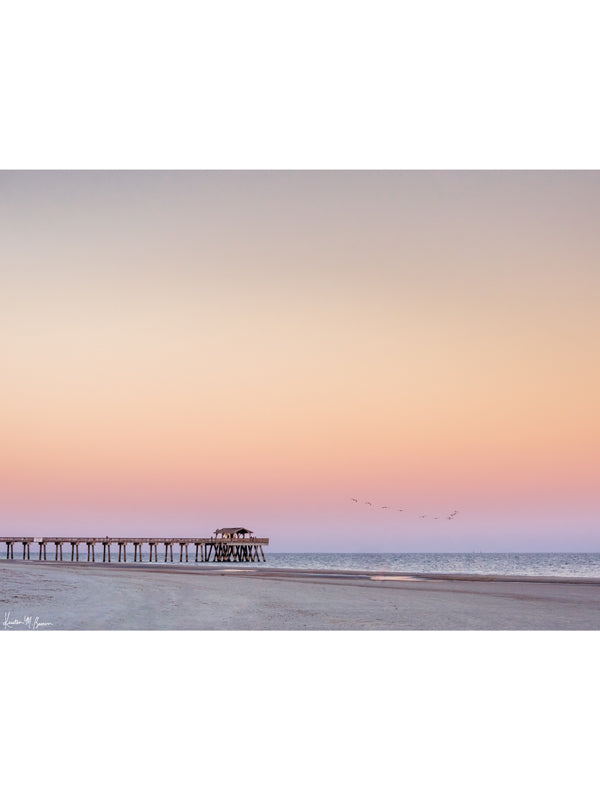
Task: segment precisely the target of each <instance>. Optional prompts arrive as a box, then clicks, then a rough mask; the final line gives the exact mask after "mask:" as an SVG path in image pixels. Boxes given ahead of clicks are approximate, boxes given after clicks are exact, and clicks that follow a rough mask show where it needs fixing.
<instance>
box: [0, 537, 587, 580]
mask: <svg viewBox="0 0 600 800" xmlns="http://www.w3.org/2000/svg"><path fill="white" fill-rule="evenodd" d="M116 550H117V548H116V547H115V546H113V547H112V552H111V557H112V558H111V560H112V563H115V562H117V552H116ZM142 550H143V561H144V563H148V561H149V555H150V553H149V548H148V546H147V545H144V546H143V548H142ZM95 554H96V563H98V562H102V548H101V547H99V546H98V545H97V546H96V548H95ZM194 554H195V551H194V547H193V546H190V548H189V556H188V558H189V561H188V564H190V563H192V564H193V563H194ZM164 555H165V554H164V546H163V547H162V548H161V547H159V553H158V566H160V564H164V562H165V558H164ZM265 556H266V559H267V560H266V563H263V562H260V563H259V562H251V563H249V564H241V563H237V562H236V563H235V567H236V568H239V567H245V566H248V567H257V566H261V567H262V566H264V567H278V568H283V569H325V570H327V569H332V570H335V569H349V570H358V571H365V572H377V571H384V572H409V573H424V572H425V573H426V572H439V573H450V572H451V573H465V574H469V575H532V576H542V577H544V576H545V577H580V578H600V553H273V552H270V549H269V548H268V547H267V548H265ZM4 558H5V550H4V547H2V551H1V552H0V562H1V561H2V560H3V559H4ZM15 558H16V559H19V560H20V559H21V551H20V548H19V547H16V548H15ZM31 558H32V560H34V561H37V560H38V552H37V547H36V546H34V547H32V550H31ZM70 558H71V552H70V548H69V547H65V548H64V551H63V559H64V561H69V562H70ZM79 558H80V559H81V560H82V561H86V559H87V551H86V548H85V546H84V547H80V552H79ZM184 559H185V555H184ZM53 560H54V546H53V545H50V546H49V547H48V561H53ZM132 562H133V551H132V548H131V546H129V547H128V549H127V563H132ZM169 563H171V562H170V561H169ZM179 563H180V562H179V547H178V546H177V545H174V546H173V565H174V566H175V565H176V564H179ZM184 563H185V562H184ZM215 566H216V565H215ZM231 566H233V563H231Z"/></svg>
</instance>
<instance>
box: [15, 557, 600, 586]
mask: <svg viewBox="0 0 600 800" xmlns="http://www.w3.org/2000/svg"><path fill="white" fill-rule="evenodd" d="M5 564H10V565H15V566H17V565H19V567H28V566H33V567H34V568H36V569H38V568H41V567H50V568H51V569H61V568H62V569H65V568H66V569H90V570H99V571H102V570H108V571H122V572H130V573H132V574H133V573H138V572H145V573H153V572H154V573H157V572H160V573H163V574H180V575H184V574H185V575H189V574H193V575H220V574H226V575H229V576H231V575H233V574H235V573H237V574H238V575H240V576H242V575H243V576H246V577H254V578H260V577H275V576H277V577H291V578H294V577H309V576H314V577H319V578H338V579H343V578H349V579H355V580H356V579H361V578H362V579H365V580H373V579H386V578H387V579H396V578H397V579H403V580H412V581H428V582H431V581H459V582H462V581H475V582H480V581H481V582H494V583H551V584H569V585H570V584H576V585H590V586H600V577H598V578H595V577H581V576H576V575H573V576H570V575H565V576H560V575H546V576H542V575H514V574H513V575H503V574H495V573H471V572H460V573H459V572H394V571H391V570H353V569H311V568H303V567H269V566H266V565H265V566H259V567H257V566H254V565H251V564H248V565H245V564H238V563H235V562H215V563H214V564H213V563H210V564H208V563H206V562H205V563H201V562H199V563H197V564H196V563H185V562H183V563H179V562H163V563H161V562H142V563H140V562H132V563H127V562H125V563H123V562H120V563H119V562H116V563H115V562H111V563H108V562H98V561H95V562H93V561H89V562H88V561H66V560H63V561H51V560H48V561H38V560H37V559H35V560H34V559H31V560H27V559H25V560H22V559H16V558H15V559H14V560H13V559H3V560H0V566H4V565H5Z"/></svg>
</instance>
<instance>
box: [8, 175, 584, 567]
mask: <svg viewBox="0 0 600 800" xmlns="http://www.w3.org/2000/svg"><path fill="white" fill-rule="evenodd" d="M598 219H600V173H595V172H510V171H508V172H501V171H499V172H477V171H466V172H451V171H443V172H422V171H406V172H393V171H390V172H368V171H366V172H361V171H349V172H310V171H304V172H293V171H292V172H251V171H248V172H236V171H229V172H219V171H212V172H211V171H208V172H102V171H97V172H2V173H0V366H1V369H2V378H1V384H0V386H1V387H2V389H1V392H0V530H1V531H2V532H9V531H11V532H12V531H17V532H21V531H28V532H29V531H35V532H38V533H40V534H41V535H42V534H48V533H50V532H53V531H55V530H60V531H63V532H66V533H67V534H68V533H76V532H79V531H81V530H86V531H90V532H98V533H100V532H102V533H104V532H111V533H113V532H114V533H116V532H123V531H125V532H131V533H132V534H136V535H137V534H143V533H144V532H150V531H152V532H159V533H162V532H177V533H179V532H181V533H182V534H190V535H191V534H196V535H209V534H210V533H211V532H212V531H213V530H215V528H217V527H225V526H233V525H243V526H245V527H248V528H250V529H251V530H253V531H255V533H256V534H257V535H261V536H269V537H270V538H271V549H272V550H273V551H280V552H289V551H333V552H336V551H337V552H351V551H387V552H402V551H417V552H421V551H423V552H424V551H443V552H451V551H461V550H466V551H472V550H478V551H479V550H483V551H490V550H491V551H551V550H565V551H569V550H571V551H573V550H575V551H577V550H579V551H597V550H598V549H600V548H599V541H600V540H599V536H598V534H599V532H600V485H599V484H600V422H599V415H598V409H599V408H600V370H599V368H598V364H600V314H599V313H598V308H599V307H600V303H599V301H600V234H599V233H598ZM351 498H356V499H357V501H358V502H354V501H353V500H352V499H351ZM367 502H369V503H372V504H373V505H368V504H367ZM384 506H388V508H383V507H384ZM399 509H402V511H400V510H399ZM455 510H456V511H458V513H457V514H456V515H454V516H453V517H452V519H451V520H449V519H448V516H449V515H450V514H451V513H452V512H453V511H455ZM423 515H425V516H424V518H422V517H423ZM436 517H437V519H436Z"/></svg>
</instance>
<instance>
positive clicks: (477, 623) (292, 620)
mask: <svg viewBox="0 0 600 800" xmlns="http://www.w3.org/2000/svg"><path fill="white" fill-rule="evenodd" d="M7 615H8V617H7ZM36 617H37V618H38V624H39V623H46V622H48V623H51V625H49V626H42V627H40V629H45V630H234V631H235V630H238V631H240V630H327V631H330V630H600V579H590V578H539V577H535V578H523V577H521V576H519V577H510V576H507V577H505V576H473V575H462V576H457V575H435V576H434V575H428V576H423V575H416V574H413V575H408V574H407V575H399V574H397V573H386V572H378V573H365V572H355V571H325V570H291V569H285V570H284V569H275V568H270V567H268V566H261V567H243V566H238V565H235V564H230V565H229V564H214V565H212V564H211V565H208V564H202V565H201V564H198V565H196V564H153V565H150V564H136V565H133V564H99V563H95V564H89V563H87V562H86V563H79V564H71V563H69V562H54V563H52V562H41V563H40V562H37V563H36V562H35V561H30V562H26V561H25V562H23V561H19V560H16V559H15V560H14V561H4V560H3V561H0V624H2V625H3V629H4V628H6V627H10V628H11V629H13V630H19V629H23V628H25V627H27V625H19V624H11V623H12V622H13V621H15V622H18V620H24V619H26V618H30V620H35V618H36ZM7 621H8V623H9V624H8V625H7ZM32 624H33V623H32V622H30V625H32Z"/></svg>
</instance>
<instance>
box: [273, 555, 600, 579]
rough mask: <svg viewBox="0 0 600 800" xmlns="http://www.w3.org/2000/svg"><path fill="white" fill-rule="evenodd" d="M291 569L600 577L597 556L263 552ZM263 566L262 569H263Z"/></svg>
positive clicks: (599, 558) (598, 556)
mask: <svg viewBox="0 0 600 800" xmlns="http://www.w3.org/2000/svg"><path fill="white" fill-rule="evenodd" d="M265 555H266V557H267V562H266V565H269V566H272V567H283V568H286V567H287V568H290V569H292V568H294V569H352V570H366V571H369V572H375V571H378V570H382V571H386V572H415V573H427V572H441V573H450V572H451V573H463V574H469V575H531V576H543V577H580V578H600V553H268V552H266V553H265ZM266 565H265V566H266Z"/></svg>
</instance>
